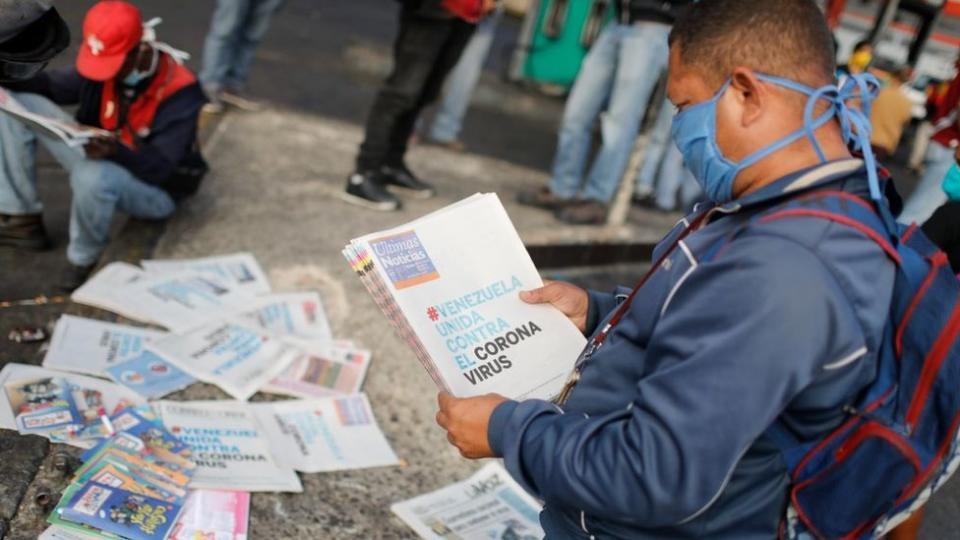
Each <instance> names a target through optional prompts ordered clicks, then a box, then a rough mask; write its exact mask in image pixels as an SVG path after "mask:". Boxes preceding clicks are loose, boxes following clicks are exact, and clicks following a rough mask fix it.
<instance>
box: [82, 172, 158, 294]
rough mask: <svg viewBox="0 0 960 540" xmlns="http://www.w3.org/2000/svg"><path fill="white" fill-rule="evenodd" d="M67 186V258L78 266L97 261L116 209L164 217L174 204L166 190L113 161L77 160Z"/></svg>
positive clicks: (132, 213) (147, 216)
mask: <svg viewBox="0 0 960 540" xmlns="http://www.w3.org/2000/svg"><path fill="white" fill-rule="evenodd" d="M70 187H71V188H72V189H73V203H72V206H71V211H70V245H69V246H68V247H67V259H68V260H69V261H70V263H71V264H73V265H74V266H77V267H81V268H89V267H90V266H92V265H93V264H94V263H95V262H97V259H98V258H99V257H100V254H101V253H102V252H103V248H104V247H106V245H107V240H108V237H109V233H110V223H111V222H112V221H113V215H114V213H115V211H116V210H120V211H122V212H126V213H127V214H129V215H131V216H133V217H136V218H142V219H164V218H167V217H169V216H170V214H172V213H173V211H174V209H175V208H176V205H175V203H174V201H173V199H172V198H171V197H170V195H168V194H167V192H166V191H164V190H162V189H160V188H158V187H156V186H152V185H150V184H147V183H145V182H142V181H140V180H138V179H137V178H136V177H135V176H133V174H132V173H131V172H130V171H128V170H127V169H125V168H123V167H122V166H120V165H118V164H116V163H114V162H112V161H106V160H90V159H83V160H81V161H79V162H77V163H76V164H74V165H73V168H72V169H71V171H70ZM78 285H79V284H78Z"/></svg>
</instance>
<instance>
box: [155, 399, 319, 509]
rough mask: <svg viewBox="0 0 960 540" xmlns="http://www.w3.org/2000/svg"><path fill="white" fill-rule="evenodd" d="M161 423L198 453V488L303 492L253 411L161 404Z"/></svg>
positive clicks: (228, 404) (214, 404)
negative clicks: (277, 457)
mask: <svg viewBox="0 0 960 540" xmlns="http://www.w3.org/2000/svg"><path fill="white" fill-rule="evenodd" d="M156 406H157V409H158V412H159V415H160V419H161V421H162V422H163V424H164V426H166V427H167V429H168V430H170V432H171V433H173V434H174V435H176V436H177V437H179V438H180V440H182V441H183V442H185V443H186V444H188V445H189V446H190V447H191V448H192V449H193V454H192V455H191V459H192V460H193V461H194V462H196V464H197V470H196V473H195V474H194V476H193V480H192V481H191V483H190V487H191V488H193V489H223V490H229V491H292V492H297V493H299V492H301V491H303V487H302V486H301V484H300V478H299V477H297V473H296V472H294V470H293V468H292V467H288V466H281V465H279V464H278V463H277V462H276V461H274V459H273V456H272V454H271V452H270V446H269V442H268V441H267V436H266V435H265V434H264V432H263V431H262V428H261V427H260V425H259V423H258V422H257V420H256V418H255V417H254V414H253V412H252V411H251V410H250V409H249V408H248V407H247V406H245V405H244V404H239V403H237V402H233V401H188V402H174V401H160V402H157V404H156Z"/></svg>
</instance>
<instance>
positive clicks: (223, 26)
mask: <svg viewBox="0 0 960 540" xmlns="http://www.w3.org/2000/svg"><path fill="white" fill-rule="evenodd" d="M249 11H250V0H217V6H216V8H215V9H214V11H213V16H212V18H211V20H210V30H209V31H208V32H207V37H206V39H205V40H204V43H203V66H202V67H201V68H200V82H201V84H202V85H203V89H204V90H205V91H206V92H207V95H208V96H209V97H210V98H211V99H214V100H215V99H217V98H218V95H219V93H220V91H221V90H223V87H224V84H225V83H226V81H227V74H228V73H229V72H230V70H231V66H233V64H234V57H235V55H236V52H237V42H238V36H239V34H240V31H241V26H242V25H243V23H244V21H245V20H246V18H247V13H248V12H249Z"/></svg>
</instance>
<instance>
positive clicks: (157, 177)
mask: <svg viewBox="0 0 960 540" xmlns="http://www.w3.org/2000/svg"><path fill="white" fill-rule="evenodd" d="M103 85H104V83H102V82H97V81H91V80H89V79H85V78H83V77H82V76H81V75H80V73H78V72H77V70H76V68H73V67H70V68H63V69H55V70H48V71H45V72H43V73H41V74H40V75H38V76H37V77H35V78H33V79H31V80H29V81H25V82H22V83H17V84H13V85H9V88H10V89H11V90H15V91H18V92H30V93H35V94H40V95H42V96H45V97H47V98H49V99H50V100H51V101H53V102H54V103H57V104H59V105H78V106H79V107H78V108H77V113H76V115H75V117H76V119H77V122H79V123H81V124H83V125H87V126H94V127H102V126H101V125H100V100H101V94H102V92H103ZM204 103H206V97H205V96H204V93H203V91H202V90H201V89H200V85H199V84H197V83H194V84H191V85H189V86H186V87H184V88H181V89H180V90H178V91H177V92H174V93H173V94H171V95H170V96H168V97H167V98H166V99H164V100H163V102H162V103H161V104H160V105H159V106H158V108H157V112H156V115H155V116H154V119H153V124H152V125H151V126H150V134H149V135H147V136H146V137H142V138H138V140H137V145H136V149H132V148H129V147H127V146H125V145H123V144H120V145H118V150H117V154H116V155H115V156H113V157H112V158H110V159H111V160H112V161H114V162H116V163H117V164H119V165H122V166H123V167H124V168H125V169H127V170H128V171H130V172H131V173H133V175H134V176H136V177H137V178H139V179H140V180H142V181H143V182H146V183H148V184H153V185H155V186H158V187H160V188H162V189H163V190H165V191H167V192H168V193H170V194H171V196H173V197H174V198H181V197H183V196H185V195H189V194H190V193H192V192H193V191H195V190H196V187H197V186H196V185H195V182H196V181H197V180H196V179H193V180H191V179H190V178H189V177H185V176H184V175H183V174H180V172H182V170H184V169H185V168H188V167H189V168H196V167H204V168H205V163H204V162H203V158H202V156H200V154H199V146H198V144H197V120H198V117H199V115H200V109H201V107H203V104H204ZM191 182H192V183H193V185H188V184H191Z"/></svg>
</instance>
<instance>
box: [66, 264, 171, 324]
mask: <svg viewBox="0 0 960 540" xmlns="http://www.w3.org/2000/svg"><path fill="white" fill-rule="evenodd" d="M146 275H147V274H146V272H144V271H143V270H142V269H141V268H139V267H137V266H134V265H132V264H129V263H125V262H112V263H110V264H108V265H106V266H104V267H103V268H102V269H100V271H98V272H97V273H96V274H94V275H93V277H91V278H90V279H88V280H87V282H86V283H84V284H83V285H82V286H81V287H80V288H78V289H77V290H75V291H73V294H71V295H70V299H71V300H73V301H74V302H76V303H78V304H86V305H88V306H93V307H98V308H100V309H106V310H108V311H113V312H114V313H119V314H120V315H123V316H124V317H127V318H129V319H135V320H138V321H142V322H146V323H149V322H153V321H151V320H150V318H149V317H148V316H146V315H145V314H143V313H142V312H140V311H138V310H137V306H135V305H131V304H130V302H128V301H127V300H126V298H125V297H124V293H123V290H124V288H125V287H126V286H127V285H130V284H132V283H134V282H136V281H139V280H140V279H142V278H144V277H145V276H146Z"/></svg>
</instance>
